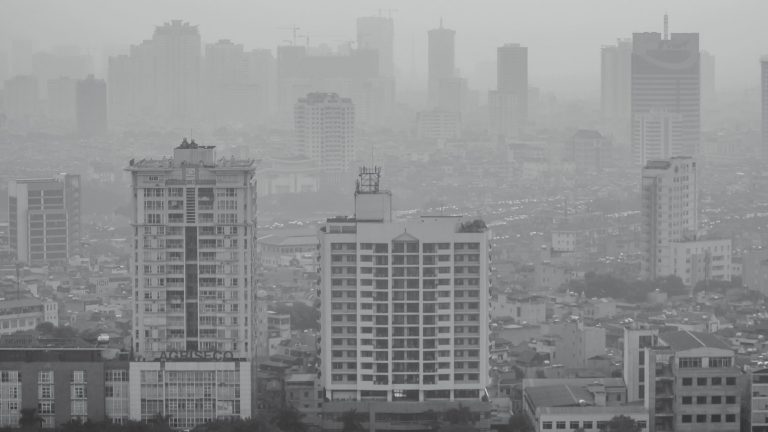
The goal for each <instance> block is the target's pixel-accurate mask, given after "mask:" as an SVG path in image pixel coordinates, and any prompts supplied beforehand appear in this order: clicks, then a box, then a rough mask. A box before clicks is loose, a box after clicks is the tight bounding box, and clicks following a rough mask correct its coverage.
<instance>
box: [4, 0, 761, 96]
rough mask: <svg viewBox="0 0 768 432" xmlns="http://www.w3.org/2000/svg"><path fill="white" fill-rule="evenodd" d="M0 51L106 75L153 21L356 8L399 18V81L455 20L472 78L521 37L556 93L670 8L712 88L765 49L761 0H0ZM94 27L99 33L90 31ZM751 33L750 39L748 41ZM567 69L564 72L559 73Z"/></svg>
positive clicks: (337, 26)
mask: <svg viewBox="0 0 768 432" xmlns="http://www.w3.org/2000/svg"><path fill="white" fill-rule="evenodd" d="M4 9H5V12H4V13H3V14H2V15H1V16H0V50H3V49H5V50H8V49H9V48H10V45H12V43H13V41H15V40H30V41H34V42H35V43H36V45H37V47H38V49H40V50H47V49H50V48H52V47H55V46H77V47H80V48H81V49H82V50H83V51H85V52H87V53H89V54H91V55H92V56H93V57H94V61H95V62H96V65H95V69H96V71H97V73H98V74H99V75H102V76H103V75H104V72H105V67H104V64H105V63H106V58H107V56H109V55H114V54H119V53H123V52H125V51H126V50H127V48H128V47H129V46H130V45H132V44H138V43H140V42H141V41H142V40H144V39H149V38H151V36H152V32H153V30H154V28H155V26H157V25H161V24H163V23H164V22H167V21H170V20H172V19H180V20H184V21H187V22H189V23H190V24H192V25H197V26H199V29H200V33H201V36H202V40H203V42H204V43H212V42H215V41H218V40H220V39H230V40H232V41H233V42H235V43H241V44H244V45H245V48H246V49H255V48H268V49H270V50H273V51H274V49H275V47H276V46H278V45H285V44H287V43H290V42H291V39H292V31H291V29H290V28H291V27H293V26H294V25H295V26H297V27H299V28H300V29H299V30H298V32H297V33H298V35H299V36H300V37H298V38H297V39H298V40H297V43H298V44H302V45H303V44H305V43H306V37H307V36H308V37H309V41H310V45H312V46H316V45H321V44H327V45H329V46H330V47H332V48H336V47H337V46H338V45H340V44H342V43H344V42H347V41H354V39H355V19H356V18H357V17H361V16H372V15H378V14H379V13H381V14H382V15H385V16H389V15H390V14H391V16H392V18H393V19H394V28H395V39H394V42H395V49H394V51H395V54H394V56H395V57H394V58H395V64H396V70H397V74H398V78H400V79H399V86H400V89H411V88H414V87H417V86H423V83H424V81H425V79H426V63H427V61H426V46H427V31H428V30H429V29H432V28H436V27H438V26H439V22H440V19H441V18H442V20H443V22H444V26H445V27H446V28H451V29H454V30H456V65H457V68H458V69H459V70H460V71H461V74H462V75H463V76H466V77H468V79H469V83H468V85H469V87H470V88H473V89H478V90H486V89H488V88H490V87H492V85H493V83H492V82H491V81H492V78H493V74H494V73H493V64H494V62H495V55H496V48H497V47H498V46H501V45H503V44H505V43H510V42H512V43H520V44H522V45H524V46H527V47H528V49H529V67H530V84H531V86H534V87H538V88H540V89H541V90H542V91H544V92H554V93H556V94H558V95H562V96H564V97H588V98H595V97H597V96H598V93H599V86H600V47H601V46H602V45H607V44H612V43H615V41H616V39H618V38H630V37H631V35H632V33H633V32H661V31H662V17H663V15H664V13H665V12H666V13H668V14H669V17H670V32H671V33H678V32H679V33H685V32H697V33H699V34H700V47H701V49H702V50H706V51H708V52H709V53H711V54H713V55H714V56H715V57H716V61H717V72H716V87H717V89H718V91H720V92H732V91H736V92H741V91H743V90H746V89H752V88H756V87H757V86H758V85H759V74H758V73H757V70H758V68H757V64H758V61H759V58H760V56H761V55H762V54H764V53H766V52H768V46H766V45H768V42H765V43H760V42H757V41H768V26H765V25H764V17H765V16H766V14H768V3H766V2H762V1H759V0H748V1H739V2H729V3H728V5H727V7H724V2H722V1H709V0H706V1H702V0H698V1H696V0H683V1H675V2H666V1H661V0H651V1H644V2H629V1H616V2H609V1H592V0H590V1H581V2H561V1H525V2H520V3H509V2H504V1H483V2H480V3H478V4H477V5H476V7H473V8H472V9H471V10H470V9H469V8H468V7H467V5H466V2H460V1H436V0H426V1H420V2H418V6H416V5H415V4H414V3H413V2H407V1H399V0H395V1H390V2H381V1H380V2H374V1H368V0H365V1H351V0H334V1H330V2H311V1H310V2H306V1H305V2H302V1H297V0H288V1H281V2H250V1H243V0H233V1H226V2H206V1H177V0H172V1H163V2H152V1H147V0H138V1H133V2H125V3H122V2H102V1H96V0H82V1H75V2H57V1H52V0H31V1H19V0H9V1H6V2H4ZM96 35H98V36H96ZM747 41H755V42H747ZM564 78H567V79H564Z"/></svg>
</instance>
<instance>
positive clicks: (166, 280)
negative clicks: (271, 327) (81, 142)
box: [126, 140, 256, 360]
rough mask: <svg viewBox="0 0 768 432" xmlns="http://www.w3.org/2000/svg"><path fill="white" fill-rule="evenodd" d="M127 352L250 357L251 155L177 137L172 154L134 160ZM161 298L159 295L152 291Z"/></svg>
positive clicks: (253, 201)
mask: <svg viewBox="0 0 768 432" xmlns="http://www.w3.org/2000/svg"><path fill="white" fill-rule="evenodd" d="M126 170H127V171H129V172H130V173H131V176H132V190H133V226H134V240H135V241H134V248H135V249H136V250H135V252H136V254H135V257H134V260H135V263H134V267H133V270H134V275H133V277H134V280H135V287H134V292H135V296H134V299H135V301H136V306H137V308H138V312H137V313H136V316H135V319H134V327H135V330H136V335H135V339H134V346H133V352H134V353H135V354H136V355H137V356H139V357H140V358H144V359H147V360H154V359H157V358H158V357H160V356H161V355H162V353H165V352H168V351H200V352H214V351H215V352H230V353H232V354H233V355H234V356H235V357H236V358H241V359H250V358H251V357H252V355H253V351H254V347H253V343H252V341H251V340H252V332H251V331H250V330H251V327H252V326H253V323H252V316H251V315H252V313H251V312H252V308H253V304H252V302H253V301H254V293H253V290H254V289H253V287H254V286H255V281H254V276H253V275H254V273H255V272H254V268H253V264H254V262H255V259H256V256H255V252H254V250H255V244H254V242H255V240H254V239H255V238H256V233H255V229H256V195H255V190H256V188H255V180H254V176H253V174H254V166H253V161H251V160H234V159H219V160H217V159H216V153H215V148H214V147H213V146H201V145H198V144H197V143H195V142H194V141H192V142H187V141H186V140H184V142H182V144H181V145H179V146H178V147H176V148H175V149H174V151H173V158H170V159H144V160H141V161H132V163H131V165H130V166H129V167H128V168H126ZM158 300H162V302H160V301H158Z"/></svg>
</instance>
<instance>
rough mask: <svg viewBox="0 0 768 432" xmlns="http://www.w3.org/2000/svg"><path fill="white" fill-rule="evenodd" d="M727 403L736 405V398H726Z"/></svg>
mask: <svg viewBox="0 0 768 432" xmlns="http://www.w3.org/2000/svg"><path fill="white" fill-rule="evenodd" d="M725 403H727V404H735V403H736V396H726V397H725Z"/></svg>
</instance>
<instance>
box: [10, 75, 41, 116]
mask: <svg viewBox="0 0 768 432" xmlns="http://www.w3.org/2000/svg"><path fill="white" fill-rule="evenodd" d="M3 105H4V110H5V115H6V116H7V117H8V120H9V121H10V122H12V123H14V124H20V125H29V123H30V122H32V121H33V120H34V119H35V117H36V116H37V115H38V114H39V107H40V90H39V89H38V81H37V78H36V77H35V76H33V75H17V76H14V77H12V78H10V79H8V80H6V81H5V83H4V85H3Z"/></svg>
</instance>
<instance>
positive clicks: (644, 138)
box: [631, 33, 701, 165]
mask: <svg viewBox="0 0 768 432" xmlns="http://www.w3.org/2000/svg"><path fill="white" fill-rule="evenodd" d="M700 76H701V71H700V64H699V35H698V33H673V34H672V35H671V37H670V38H669V39H666V38H662V35H661V34H659V33H635V34H634V35H633V40H632V93H631V94H632V102H631V107H632V108H631V115H632V155H633V161H634V163H635V164H637V165H644V164H645V163H646V162H647V161H649V160H654V159H667V158H670V157H673V156H696V155H697V153H698V150H699V141H700V134H701V104H700V100H701V99H700V88H701V86H700V83H701V82H700ZM651 112H659V113H668V114H676V115H679V116H680V119H679V121H674V122H671V123H669V127H670V129H669V130H668V131H666V132H665V133H667V134H668V136H669V140H668V144H669V145H668V147H659V146H657V145H655V144H654V143H658V142H661V141H660V140H659V139H658V138H657V137H656V136H655V134H657V133H661V131H653V133H650V134H649V131H648V129H647V128H644V127H643V125H644V123H643V122H644V119H645V118H647V115H648V114H649V113H651Z"/></svg>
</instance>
